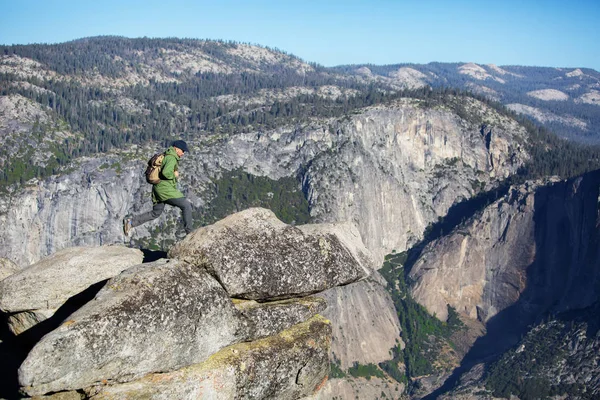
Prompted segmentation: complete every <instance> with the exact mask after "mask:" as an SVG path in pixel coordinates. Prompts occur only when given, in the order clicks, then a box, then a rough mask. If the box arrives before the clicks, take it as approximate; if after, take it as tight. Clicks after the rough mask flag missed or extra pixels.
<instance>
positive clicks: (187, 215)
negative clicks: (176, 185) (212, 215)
mask: <svg viewBox="0 0 600 400" xmlns="http://www.w3.org/2000/svg"><path fill="white" fill-rule="evenodd" d="M165 203H167V204H168V205H171V206H175V207H179V208H180V209H181V215H183V225H184V228H185V233H190V232H191V231H192V230H193V228H192V203H190V201H189V200H188V199H186V198H185V197H180V198H178V199H169V200H165Z"/></svg>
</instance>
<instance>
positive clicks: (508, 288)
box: [410, 172, 600, 322]
mask: <svg viewBox="0 0 600 400" xmlns="http://www.w3.org/2000/svg"><path fill="white" fill-rule="evenodd" d="M599 187H600V173H599V172H594V173H589V174H586V175H584V176H583V177H580V178H577V179H572V180H568V181H564V182H551V183H549V184H547V185H545V186H544V185H542V183H541V182H538V183H526V184H524V185H521V186H518V187H513V188H511V189H510V190H509V192H508V194H506V196H504V197H502V198H500V199H499V200H497V201H496V202H494V203H493V204H491V205H490V206H488V207H487V208H486V209H485V210H484V211H483V212H482V213H481V214H480V215H478V216H476V217H474V218H472V219H470V220H469V221H467V222H466V223H464V224H463V225H461V226H459V227H458V228H456V229H455V230H454V231H453V232H452V233H451V234H449V235H447V236H446V237H443V238H441V239H439V240H437V241H435V242H432V243H430V244H429V245H428V246H427V247H426V248H425V250H424V251H423V253H422V254H421V256H420V258H419V259H418V260H417V262H416V263H415V265H414V266H413V268H412V270H411V272H410V276H411V278H412V279H414V280H415V285H414V287H413V290H412V293H413V295H414V296H415V299H417V300H418V301H419V302H420V303H421V304H423V305H424V306H426V307H427V309H428V310H429V311H430V312H431V313H436V314H437V315H438V316H439V317H440V318H442V319H445V318H446V316H447V311H446V305H447V304H450V305H452V306H453V307H455V308H456V309H457V310H458V311H459V312H461V313H463V314H466V315H468V316H469V317H471V318H478V319H480V320H481V321H483V322H487V321H489V320H490V319H491V318H492V317H494V316H495V315H497V314H499V313H500V312H502V311H503V310H507V309H508V308H509V307H511V310H510V312H516V313H517V314H518V315H520V316H521V317H522V318H525V321H527V320H531V319H532V318H535V317H537V316H539V315H542V314H543V313H545V312H560V311H565V310H569V309H577V308H583V307H586V306H589V305H590V304H592V303H593V302H594V301H597V299H598V295H599V292H598V282H599V281H600V268H599V267H600V257H599V255H600V254H599V250H598V240H599V234H600V230H599V227H598V225H597V221H598V190H599ZM515 305H516V307H512V306H515ZM525 321H523V322H525Z"/></svg>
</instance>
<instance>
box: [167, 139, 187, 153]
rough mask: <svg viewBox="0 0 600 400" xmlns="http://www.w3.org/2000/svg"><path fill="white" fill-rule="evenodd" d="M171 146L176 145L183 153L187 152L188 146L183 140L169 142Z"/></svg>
mask: <svg viewBox="0 0 600 400" xmlns="http://www.w3.org/2000/svg"><path fill="white" fill-rule="evenodd" d="M171 146H173V147H177V148H178V149H180V150H183V152H184V153H187V152H188V151H189V150H188V147H187V143H186V142H184V141H183V140H176V141H174V142H173V144H171Z"/></svg>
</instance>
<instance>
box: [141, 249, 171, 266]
mask: <svg viewBox="0 0 600 400" xmlns="http://www.w3.org/2000/svg"><path fill="white" fill-rule="evenodd" d="M140 250H141V251H142V253H144V260H143V261H142V263H144V264H146V263H151V262H154V261H158V260H160V259H161V258H167V252H166V251H162V250H150V249H140Z"/></svg>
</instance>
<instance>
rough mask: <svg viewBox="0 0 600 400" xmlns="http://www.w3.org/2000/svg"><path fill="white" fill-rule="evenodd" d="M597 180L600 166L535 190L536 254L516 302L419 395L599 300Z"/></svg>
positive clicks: (430, 399)
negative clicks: (537, 327)
mask: <svg viewBox="0 0 600 400" xmlns="http://www.w3.org/2000/svg"><path fill="white" fill-rule="evenodd" d="M599 185H600V171H596V172H594V173H589V174H587V176H584V177H582V178H575V179H571V180H568V181H565V182H561V183H558V184H555V185H552V186H546V187H542V188H540V189H538V190H537V191H536V194H535V211H534V216H533V219H534V223H535V232H534V238H535V239H534V240H535V249H536V253H535V258H534V260H533V262H532V263H531V264H530V265H529V266H528V267H527V268H526V278H525V282H526V287H525V289H524V290H523V292H521V294H520V295H519V298H518V300H517V301H516V302H515V303H514V304H512V305H511V306H509V307H507V308H505V309H503V310H502V311H500V312H499V313H498V314H496V315H495V316H493V317H492V318H490V319H489V320H488V322H487V323H486V329H487V333H486V335H485V336H482V337H480V338H479V339H477V341H476V342H475V343H474V345H473V347H472V348H471V349H470V350H469V352H468V353H467V355H466V356H465V357H464V358H463V360H462V363H461V365H460V366H459V367H458V368H456V369H455V370H454V371H453V372H452V375H451V376H450V377H449V378H448V379H447V380H446V382H445V383H444V385H443V386H441V387H440V388H439V389H437V390H436V391H434V392H432V393H430V394H429V395H427V396H424V397H423V399H426V400H433V399H436V398H437V397H438V396H440V395H442V394H444V393H446V392H448V391H450V390H452V389H453V388H454V387H455V386H456V384H457V383H458V382H459V380H460V377H461V375H462V374H463V373H465V372H467V371H469V370H470V369H471V368H472V367H473V366H474V365H475V364H478V363H482V362H483V363H486V364H487V365H489V363H490V362H491V361H495V360H496V359H498V358H499V357H500V356H501V355H502V353H504V352H505V351H507V350H508V349H510V348H511V347H513V346H514V345H516V344H517V343H518V342H519V340H520V339H521V337H522V336H523V335H524V334H526V333H527V332H528V331H529V329H530V327H531V325H532V324H535V323H537V322H541V321H542V320H543V319H544V318H546V317H548V316H549V315H556V314H558V313H561V312H566V311H568V310H578V309H579V310H581V309H586V308H588V307H589V306H590V305H592V304H594V303H596V302H598V298H599V297H600V293H599V292H598V288H596V287H595V286H594V285H595V282H597V279H598V270H599V268H598V267H599V264H600V228H599V227H598V226H597V225H596V220H597V219H598V218H599V206H598V194H599ZM575 187H576V189H574V188H575ZM596 318H597V317H596ZM597 325H598V323H594V324H592V325H591V326H592V327H593V328H595V327H596V326H597Z"/></svg>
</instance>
